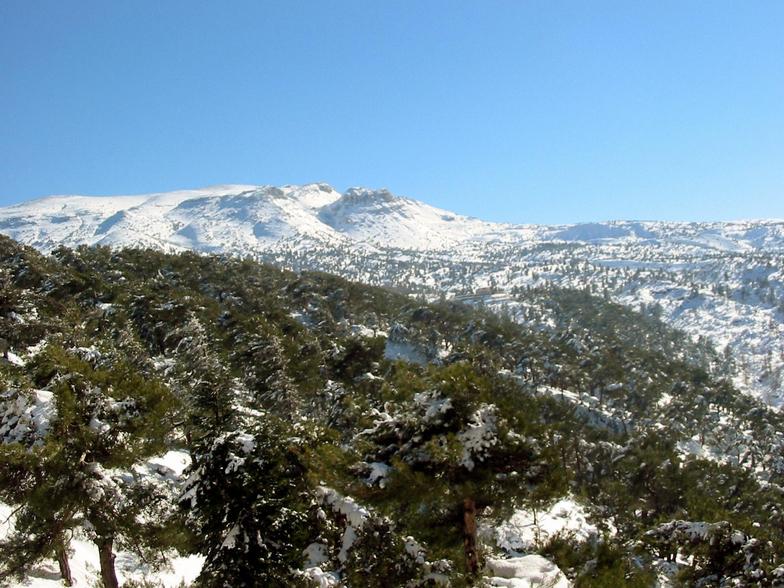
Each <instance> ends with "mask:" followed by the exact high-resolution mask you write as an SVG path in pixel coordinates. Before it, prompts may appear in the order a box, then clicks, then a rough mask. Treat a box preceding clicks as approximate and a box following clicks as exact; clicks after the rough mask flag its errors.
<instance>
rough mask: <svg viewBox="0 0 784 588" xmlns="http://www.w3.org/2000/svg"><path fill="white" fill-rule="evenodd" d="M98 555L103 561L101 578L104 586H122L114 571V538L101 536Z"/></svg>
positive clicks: (108, 587) (116, 587) (110, 587)
mask: <svg viewBox="0 0 784 588" xmlns="http://www.w3.org/2000/svg"><path fill="white" fill-rule="evenodd" d="M98 541H99V543H98V556H99V558H100V561H101V580H103V585H104V588H120V584H119V582H117V574H116V573H115V571H114V557H115V556H114V553H112V545H113V543H114V540H113V539H112V538H111V537H101V538H99V539H98Z"/></svg>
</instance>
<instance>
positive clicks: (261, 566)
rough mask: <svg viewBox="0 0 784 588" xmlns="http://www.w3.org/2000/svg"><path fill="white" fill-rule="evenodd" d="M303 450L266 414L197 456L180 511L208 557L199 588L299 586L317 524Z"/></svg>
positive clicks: (295, 438) (297, 438)
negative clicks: (299, 571) (304, 557)
mask: <svg viewBox="0 0 784 588" xmlns="http://www.w3.org/2000/svg"><path fill="white" fill-rule="evenodd" d="M302 444H303V440H302V438H301V437H300V436H293V435H292V434H291V432H290V431H289V430H288V429H287V427H286V425H284V424H283V423H282V422H281V421H279V420H277V419H275V417H272V416H265V417H264V418H262V419H260V420H259V421H258V422H257V423H256V425H255V426H254V427H252V428H250V429H248V430H247V431H233V432H229V433H224V434H222V435H219V436H217V437H215V438H214V439H213V440H212V442H210V443H207V442H205V444H204V445H203V446H202V447H201V448H200V449H199V450H198V451H199V453H198V455H197V456H196V459H195V460H194V466H193V469H192V471H191V476H190V478H189V480H188V483H187V485H186V489H185V492H184V494H183V496H182V499H181V505H182V507H183V509H185V511H186V512H187V515H188V520H189V521H190V524H191V525H192V526H193V529H194V530H195V534H196V536H197V537H198V540H199V545H198V551H199V553H201V554H203V555H204V556H205V558H206V559H205V562H204V566H203V568H202V572H201V575H200V576H199V580H198V583H199V584H200V585H202V586H215V587H233V588H234V587H237V588H241V587H251V586H253V587H255V586H258V587H262V586H270V587H277V586H280V587H283V586H291V585H296V583H297V581H296V580H297V578H298V576H297V575H296V573H295V570H296V569H298V568H299V567H300V566H301V563H302V551H303V549H304V548H305V547H306V546H307V545H308V544H309V543H310V538H311V537H312V535H313V532H314V520H315V519H313V514H314V509H313V500H312V498H311V495H310V493H309V491H308V485H307V482H306V477H305V473H306V470H305V466H304V463H303V460H302V451H303V450H302V447H301V445H302Z"/></svg>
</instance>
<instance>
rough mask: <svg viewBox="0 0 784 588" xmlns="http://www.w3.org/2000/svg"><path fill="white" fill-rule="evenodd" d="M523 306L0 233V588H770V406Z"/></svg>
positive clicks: (718, 363)
mask: <svg viewBox="0 0 784 588" xmlns="http://www.w3.org/2000/svg"><path fill="white" fill-rule="evenodd" d="M516 296H517V298H516V306H515V308H514V312H515V317H514V318H515V321H512V320H511V318H505V317H504V316H503V313H498V312H490V311H489V310H486V309H483V308H477V307H472V306H468V305H465V304H461V303H458V302H442V303H436V304H428V303H425V302H424V301H423V300H416V299H414V298H411V297H408V296H405V295H402V294H398V293H394V292H392V291H389V290H385V289H381V288H374V287H369V286H363V285H360V284H356V283H352V282H348V281H346V280H344V279H341V278H338V277H334V276H331V275H328V274H323V273H308V272H303V273H293V272H287V271H281V270H278V269H274V268H272V267H269V266H266V265H262V264H259V263H257V262H254V261H250V260H242V259H238V258H236V257H229V256H209V255H201V254H196V253H190V252H185V253H179V254H164V253H160V252H157V251H152V250H138V249H125V250H111V249H109V248H104V247H94V248H86V247H85V248H79V249H77V250H70V249H66V248H59V249H56V250H55V251H54V252H53V253H52V254H51V255H48V256H44V255H42V254H40V253H38V252H36V251H35V250H33V249H30V248H27V247H24V246H21V245H19V244H17V243H15V242H14V241H12V240H10V239H8V238H5V237H0V337H2V341H0V346H1V347H2V349H0V350H2V351H3V352H4V358H3V359H2V360H0V501H2V502H3V503H4V506H5V510H3V513H8V514H7V515H6V516H3V520H5V519H6V517H7V519H8V520H7V521H6V522H5V523H4V525H3V526H0V531H2V533H3V537H2V543H1V544H0V578H2V581H4V582H7V583H10V584H14V583H16V582H19V581H20V580H19V579H20V578H25V577H27V578H31V577H33V578H40V577H41V570H42V569H43V568H42V566H45V565H47V564H46V563H42V562H47V561H54V562H57V563H56V564H52V565H49V567H47V568H46V569H47V570H49V572H47V573H49V574H50V576H51V575H52V574H54V575H61V576H62V577H63V578H65V579H66V580H67V579H68V578H72V579H73V581H74V582H76V583H77V584H78V583H79V582H81V581H82V577H80V576H79V574H78V573H77V571H76V570H74V569H71V568H72V567H73V566H72V565H71V563H72V560H73V559H74V553H75V547H74V546H75V545H77V544H78V545H80V546H82V545H87V544H91V545H92V546H93V547H92V548H93V549H94V551H95V553H96V554H97V560H98V562H99V563H100V566H99V567H100V571H99V572H98V573H97V575H96V581H98V582H100V583H101V585H103V586H107V587H113V586H118V585H120V584H121V583H125V585H129V586H132V585H136V586H138V585H140V584H143V583H144V582H146V583H147V585H156V583H157V582H161V583H164V584H166V583H167V581H166V580H165V579H164V577H165V570H166V566H167V565H171V564H172V562H175V561H183V560H186V559H187V561H188V562H190V564H189V565H191V566H192V567H193V566H195V567H196V568H197V570H198V574H197V575H198V578H197V579H196V580H195V584H196V585H199V586H226V587H229V586H231V587H240V586H353V587H373V586H378V587H386V586H431V585H451V586H473V585H490V586H530V585H535V584H533V582H534V580H535V579H536V578H539V579H540V580H542V581H550V582H552V585H557V586H568V585H570V584H571V585H575V586H580V587H582V586H585V587H588V586H655V585H662V586H665V585H684V586H695V585H699V586H751V585H763V586H770V585H777V584H776V583H777V581H778V582H779V584H780V585H784V566H781V564H784V534H783V532H784V513H783V512H782V508H784V495H783V493H782V487H781V484H782V483H784V460H783V459H782V445H783V444H784V439H782V431H784V419H783V418H782V417H781V416H780V414H779V413H778V412H775V411H772V410H771V409H769V408H768V407H766V406H765V405H763V404H761V403H760V402H758V401H756V400H754V399H753V398H751V397H749V396H746V395H742V394H740V393H738V392H737V390H736V389H735V388H734V387H733V384H732V383H731V380H730V379H729V376H730V375H731V374H732V361H733V358H732V357H731V356H729V355H724V354H720V353H717V352H715V351H714V350H713V349H712V348H711V347H710V345H708V344H707V342H704V344H702V345H699V346H698V345H695V344H694V343H693V342H692V341H691V339H690V338H689V337H686V336H684V335H683V334H682V333H680V332H677V331H673V330H672V329H671V328H669V327H667V326H665V325H664V324H663V323H662V322H660V321H659V320H658V319H657V318H656V316H654V315H652V314H651V313H647V314H641V313H638V312H635V311H633V310H630V309H628V308H626V307H622V306H619V305H617V304H614V303H612V302H609V301H608V300H606V299H603V298H601V297H597V296H594V295H592V294H591V293H590V292H588V291H587V290H568V289H560V288H556V287H552V286H550V287H541V288H533V289H530V288H529V289H525V290H521V291H520V292H517V293H516ZM177 460H180V463H181V464H182V466H183V467H182V468H180V469H179V470H182V471H179V470H178V469H177V468H173V467H171V466H172V463H173V462H174V461H177ZM77 551H78V550H77ZM175 567H176V566H175ZM52 570H54V571H52ZM79 573H81V571H80V572H79ZM195 575H196V574H195ZM524 582H525V583H524ZM168 585H171V584H168Z"/></svg>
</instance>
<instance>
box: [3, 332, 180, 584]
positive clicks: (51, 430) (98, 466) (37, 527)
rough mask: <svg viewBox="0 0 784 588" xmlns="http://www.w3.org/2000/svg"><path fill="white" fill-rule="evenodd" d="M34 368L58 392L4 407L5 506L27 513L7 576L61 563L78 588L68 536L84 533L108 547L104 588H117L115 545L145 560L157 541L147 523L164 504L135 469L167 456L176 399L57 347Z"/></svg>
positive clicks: (7, 546) (16, 399)
mask: <svg viewBox="0 0 784 588" xmlns="http://www.w3.org/2000/svg"><path fill="white" fill-rule="evenodd" d="M33 367H34V374H33V377H34V378H35V381H36V383H37V384H38V385H41V386H44V387H47V388H49V390H48V391H47V390H42V391H38V392H25V391H20V390H17V391H14V392H12V394H11V395H9V396H8V397H6V398H5V399H4V400H5V405H6V407H7V410H6V411H4V412H5V415H4V417H3V421H4V422H3V423H2V427H0V430H2V431H3V437H2V444H3V445H2V452H0V459H2V466H3V467H2V468H0V472H2V473H1V474H0V498H2V499H3V500H4V501H7V502H10V503H11V504H14V505H16V509H17V512H16V516H15V519H14V531H13V534H12V535H11V536H10V537H9V538H8V539H7V540H6V541H4V543H3V549H2V553H3V559H2V574H4V575H9V574H19V573H22V572H23V571H24V570H25V569H26V568H27V567H28V566H29V565H31V564H32V563H34V562H35V561H37V560H39V559H41V558H43V557H47V556H49V555H55V556H56V558H57V560H58V562H59V564H60V571H61V574H62V575H63V578H64V579H65V580H66V582H68V581H69V580H70V572H69V566H68V562H67V557H66V552H67V542H68V536H69V533H70V532H71V531H72V530H73V529H74V528H76V527H77V526H81V527H82V529H84V530H85V531H86V532H87V533H88V536H90V537H91V538H92V540H93V541H94V542H95V544H96V546H97V547H98V550H99V555H100V562H101V577H102V580H103V583H104V585H105V586H106V587H107V588H115V587H116V586H117V578H116V575H115V572H114V552H113V549H114V546H115V544H116V543H117V542H120V543H121V544H123V545H125V546H128V547H132V548H134V549H137V550H143V549H144V548H145V547H146V545H145V543H146V541H147V539H149V537H150V536H149V535H148V534H147V533H146V532H145V528H144V527H145V525H144V524H142V523H140V522H139V516H140V514H141V513H142V512H143V511H144V510H145V509H146V508H149V507H152V506H153V504H154V502H155V497H154V496H153V493H152V491H151V490H150V489H149V488H145V486H144V485H143V484H141V483H139V481H138V480H136V479H135V476H134V474H133V471H132V466H133V465H134V464H137V463H139V462H140V461H141V460H143V459H145V458H146V457H149V456H152V455H155V454H157V453H160V452H161V451H163V449H164V447H165V445H164V440H165V437H166V434H167V432H168V430H169V428H170V424H169V419H168V416H167V415H168V414H169V413H170V409H171V407H172V402H173V401H172V398H171V395H170V394H169V392H168V391H167V389H166V388H165V387H163V386H162V385H160V384H159V383H157V382H155V381H154V380H153V381H151V380H149V379H148V378H145V377H142V376H140V375H139V374H138V373H137V372H135V371H134V370H132V369H131V368H130V367H129V366H127V365H125V364H117V365H114V366H112V367H111V368H110V369H102V368H97V367H94V366H93V365H91V364H90V363H88V362H87V361H84V360H82V359H80V358H78V357H76V356H75V355H74V354H73V353H69V352H67V351H65V350H64V349H62V348H58V347H54V346H50V347H48V348H47V349H46V350H45V351H44V352H42V353H41V354H40V355H39V356H38V357H37V358H36V361H35V364H34V366H33ZM31 405H32V406H31ZM30 415H35V417H36V418H33V419H30V418H29V417H30ZM155 524H156V523H150V526H154V525H155Z"/></svg>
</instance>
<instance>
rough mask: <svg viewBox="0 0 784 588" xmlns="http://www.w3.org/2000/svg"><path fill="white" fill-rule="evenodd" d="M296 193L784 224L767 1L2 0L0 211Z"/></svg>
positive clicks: (576, 217) (774, 6)
mask: <svg viewBox="0 0 784 588" xmlns="http://www.w3.org/2000/svg"><path fill="white" fill-rule="evenodd" d="M311 181H326V182H329V183H331V184H332V185H334V186H336V187H337V188H338V189H341V190H342V189H345V188H346V187H348V186H352V185H366V186H372V187H381V186H384V187H388V188H390V189H391V190H392V191H394V192H396V193H399V194H404V195H408V196H411V197H414V198H418V199H422V200H425V201H427V202H429V203H431V204H435V205H438V206H441V207H445V208H449V209H452V210H455V211H457V212H461V213H465V214H470V215H473V216H479V217H483V218H487V219H491V220H505V221H515V222H542V223H553V222H572V221H590V220H601V219H611V218H637V219H640V218H643V219H651V218H661V219H680V220H697V219H710V220H713V219H731V218H751V217H755V218H758V217H779V218H782V217H784V2H782V1H780V0H775V1H770V2H762V1H753V0H751V1H741V0H736V1H732V2H725V1H722V0H704V1H697V0H676V1H666V0H656V1H645V2H644V1H627V0H623V1H621V0H619V1H617V2H602V1H588V2H585V1H582V0H574V1H571V2H560V1H554V0H525V1H524V0H519V1H515V0H508V1H491V0H481V1H480V0H476V1H474V2H468V1H465V2H463V1H460V2H458V1H455V0H444V1H435V0H410V1H405V0H395V1H386V2H382V1H380V0H373V1H368V0H357V1H354V2H345V1H332V0H330V1H328V2H325V1H313V2H302V1H293V0H285V1H276V2H263V1H260V0H250V1H244V2H243V1H237V0H233V1H232V2H223V1H217V0H216V1H214V2H197V1H187V2H186V1H175V0H165V1H161V0H154V1H142V0H134V1H129V2H125V1H119V0H117V1H114V0H79V1H67V0H56V1H55V0H52V1H42V0H2V2H0V204H3V205H4V204H10V203H13V202H17V201H21V200H25V199H29V198H32V197H36V196H42V195H46V194H52V193H60V194H62V193H81V194H127V193H140V192H149V191H161V190H169V189H176V188H185V187H198V186H204V185H210V184H216V183H268V184H283V183H306V182H311Z"/></svg>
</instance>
